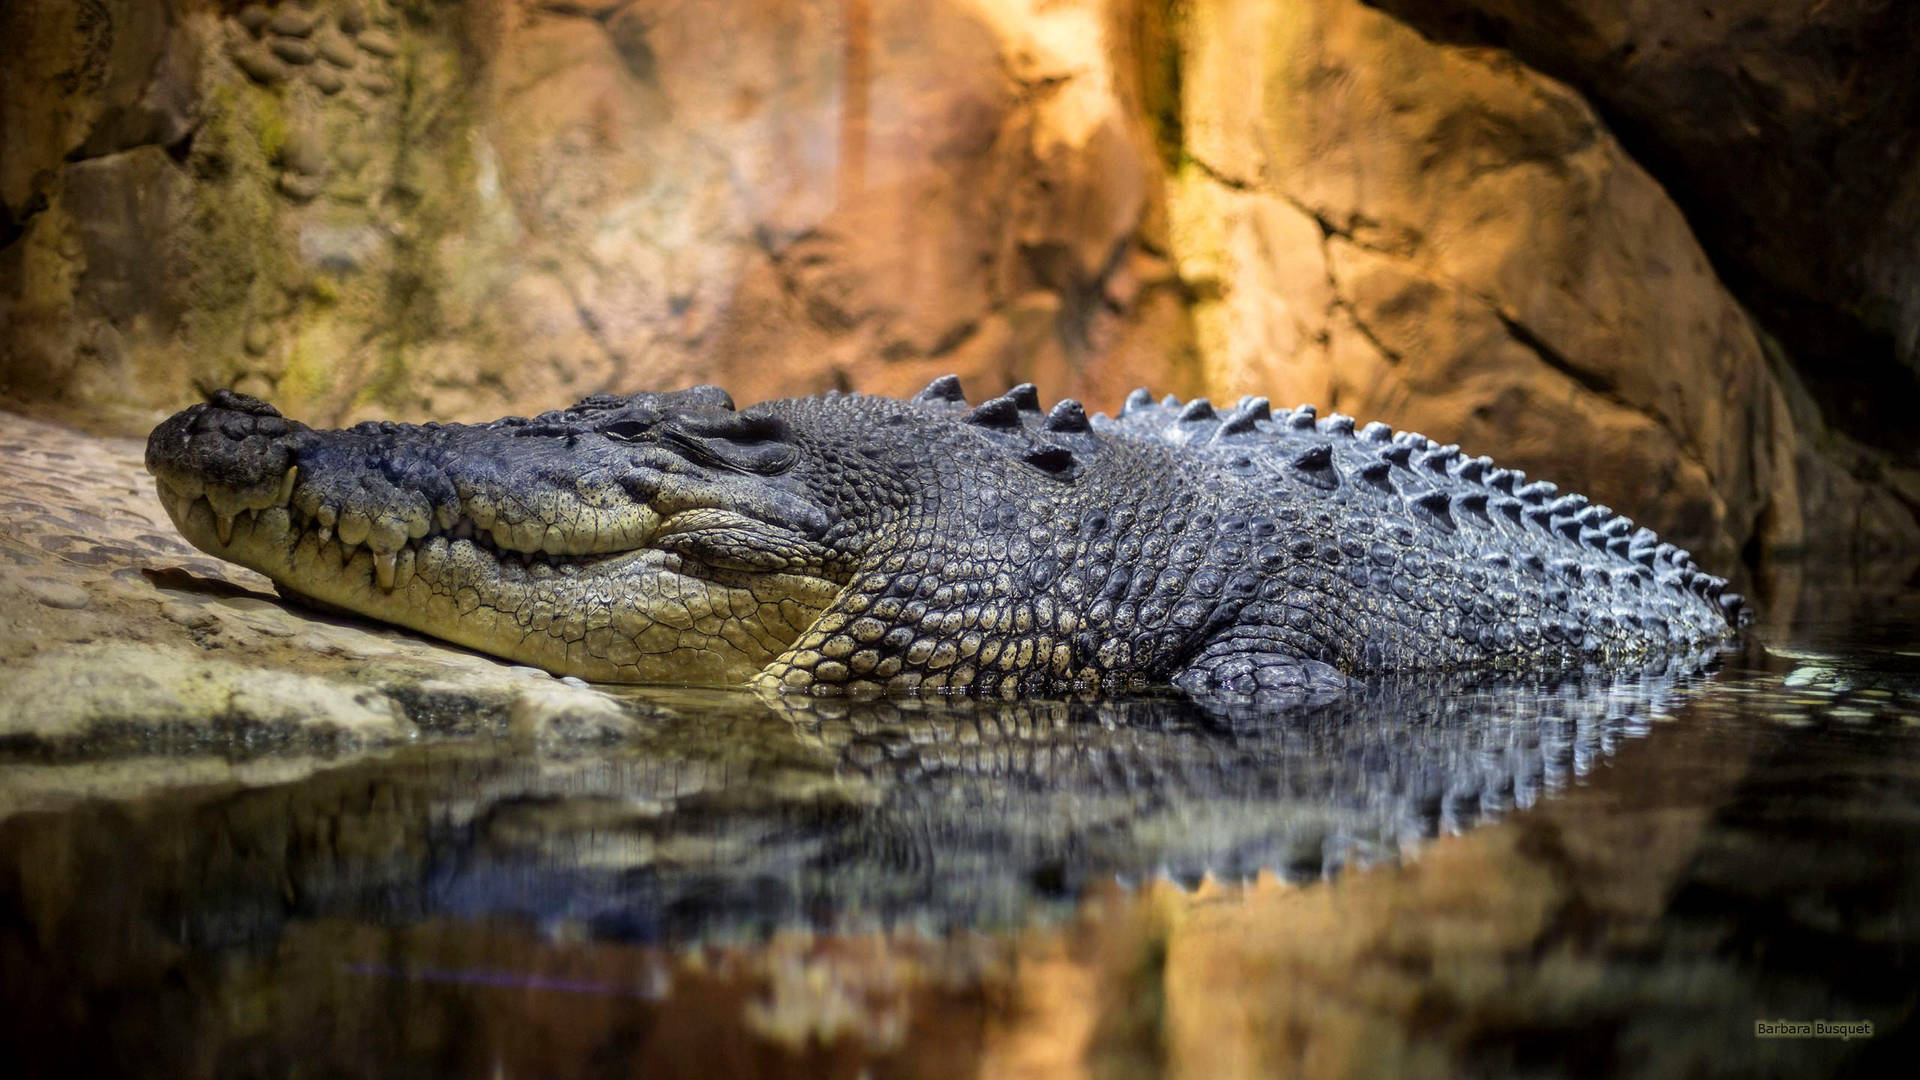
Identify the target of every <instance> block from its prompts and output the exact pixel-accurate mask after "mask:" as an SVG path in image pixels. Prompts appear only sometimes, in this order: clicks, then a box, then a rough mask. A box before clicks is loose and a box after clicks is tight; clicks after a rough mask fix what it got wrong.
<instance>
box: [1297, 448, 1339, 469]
mask: <svg viewBox="0 0 1920 1080" xmlns="http://www.w3.org/2000/svg"><path fill="white" fill-rule="evenodd" d="M1293 467H1294V468H1296V469H1308V470H1312V471H1316V472H1317V471H1319V470H1321V469H1330V468H1332V467H1333V447H1332V446H1330V445H1328V444H1327V443H1317V444H1315V445H1313V446H1309V447H1307V448H1306V449H1305V450H1302V451H1300V453H1298V454H1296V455H1294V458H1293Z"/></svg>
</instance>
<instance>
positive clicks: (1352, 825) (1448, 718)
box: [0, 670, 1694, 948]
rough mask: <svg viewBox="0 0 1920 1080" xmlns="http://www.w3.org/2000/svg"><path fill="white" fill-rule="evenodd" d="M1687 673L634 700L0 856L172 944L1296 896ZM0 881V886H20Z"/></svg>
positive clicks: (1529, 796) (687, 928)
mask: <svg viewBox="0 0 1920 1080" xmlns="http://www.w3.org/2000/svg"><path fill="white" fill-rule="evenodd" d="M1693 678H1694V676H1692V675H1691V674H1689V673H1687V672H1685V671H1684V670H1682V671H1677V672H1674V673H1666V672H1659V671H1647V672H1636V673H1632V674H1626V673H1620V672H1607V673H1586V674H1572V673H1568V674H1565V675H1559V676H1551V677H1543V676H1482V677H1470V676H1465V675H1459V674H1445V675H1430V676H1421V677H1418V678H1400V679H1369V680H1364V681H1361V682H1358V683H1356V685H1355V687H1354V689H1353V692H1352V693H1350V694H1347V695H1343V696H1342V697H1341V698H1340V699H1339V700H1337V701H1333V702H1326V703H1320V704H1316V705H1309V704H1304V703H1302V704H1298V705H1295V706H1290V707H1287V708H1281V709H1271V708H1265V709H1254V708H1252V707H1251V706H1249V707H1248V708H1247V710H1246V712H1245V713H1244V715H1240V716H1236V715H1235V713H1234V712H1233V711H1230V710H1223V709H1219V708H1214V709H1203V708H1200V707H1198V706H1196V705H1194V704H1193V703H1190V702H1187V701H1185V700H1182V699H1180V698H1175V697H1166V698H1156V699H1147V700H1141V699H1116V700H1103V701H1094V702H1089V701H1079V702H1060V701H1031V702H1018V703H986V702H973V701H952V702H941V701H905V702H814V701H807V700H795V699H791V698H789V699H779V698H773V697H756V696H752V695H745V694H718V693H714V692H701V693H699V694H695V695H687V694H686V693H685V692H676V693H679V694H681V695H682V696H680V697H678V698H675V697H670V696H666V695H661V694H659V693H656V692H651V691H649V692H643V693H641V694H639V695H638V696H637V698H636V700H635V702H634V706H635V708H636V710H637V711H640V712H642V713H646V712H649V711H650V712H651V714H652V716H653V719H652V720H651V721H650V722H649V723H648V724H646V725H644V730H643V731H642V733H640V734H639V735H637V736H636V737H634V738H632V739H631V740H629V741H625V742H623V743H621V744H620V745H618V746H612V747H574V748H565V747H562V748H558V749H555V748H553V747H548V748H547V749H546V750H545V751H541V750H537V749H535V748H532V747H524V746H519V747H516V746H505V747H503V746H501V745H499V744H497V743H493V742H492V741H490V740H484V739H483V740H476V741H472V742H466V743H461V744H454V745H449V744H444V743H443V744H438V745H435V746H431V747H419V748H411V749H407V750H402V751H398V752H395V753H393V754H391V755H388V756H385V757H380V758H368V759H364V760H361V761H358V762H354V763H351V764H346V765H342V766H341V767H338V768H335V769H331V770H326V771H322V772H319V773H316V774H314V775H312V776H309V777H305V778H303V779H300V780H297V781H293V782H289V783H283V784H273V785H267V786H263V787H258V788H252V789H246V790H240V791H233V790H230V789H218V788H216V789H207V788H200V789H188V790H183V791H179V792H176V793H170V794H166V795H163V796H157V797H149V798H147V799H145V800H144V801H142V802H141V803H140V804H139V807H138V810H137V812H135V813H129V812H128V810H127V808H126V807H125V806H124V805H116V804H113V803H105V802H102V803H94V804H91V805H89V806H86V807H82V808H78V809H75V810H72V811H69V812H67V813H64V814H41V815H18V816H16V817H15V818H12V819H10V820H9V821H7V822H6V823H4V824H0V850H7V851H13V852H20V853H31V852H38V851H44V850H50V849H51V848H50V847H49V845H55V846H60V845H66V846H70V847H71V848H72V849H73V850H78V851H85V852H89V853H93V854H92V855H91V856H90V857H89V859H87V860H86V861H85V862H84V864H83V865H76V867H75V868H74V870H73V874H75V875H77V876H75V877H73V878H72V880H71V881H70V882H69V884H70V886H71V890H72V895H74V896H76V897H113V898H115V900H114V904H113V905H108V906H105V907H101V908H100V909H99V918H101V919H104V920H109V921H112V922H113V923H114V925H115V926H116V927H123V924H124V925H125V926H142V927H145V930H143V931H142V932H149V931H150V932H154V933H158V934H160V935H161V936H163V937H165V938H167V939H169V940H178V941H179V943H180V944H187V945H193V946H197V947H231V946H238V947H249V948H251V947H256V946H259V945H261V944H265V943H269V942H271V941H272V940H273V939H274V938H275V937H276V936H277V935H278V934H279V933H280V932H281V930H282V928H284V927H285V926H286V925H287V924H288V923H290V922H298V921H309V920H317V919H330V918H349V919H356V920H361V921H366V922H372V923H376V924H383V925H397V924H406V923H411V922H414V921H418V920H423V919H430V918H435V917H443V916H453V917H462V918H481V917H488V916H497V915H518V916H524V917H527V918H530V919H533V920H534V921H535V922H536V923H539V924H541V925H557V924H570V925H573V926H575V927H578V928H581V929H584V930H585V931H586V932H588V933H590V934H592V935H593V936H595V937H612V938H621V939H628V938H639V939H654V938H667V939H682V938H699V937H704V936H707V935H710V934H715V933H720V934H725V933H730V932H735V931H741V930H753V929H766V928H773V927H790V926H809V925H811V926H819V927H823V928H824V927H833V926H841V927H845V926H850V925H858V924H862V923H866V922H869V921H875V922H884V923H889V924H891V923H898V922H903V921H904V922H910V923H919V924H925V925H945V926H969V925H986V924H994V923H1005V922H1017V921H1019V920H1021V919H1022V918H1023V917H1024V916H1026V915H1028V914H1031V913H1033V912H1035V911H1037V910H1047V909H1049V908H1050V907H1052V906H1054V905H1059V904H1064V903H1065V902H1066V901H1068V900H1070V899H1071V898H1072V897H1074V896H1076V895H1078V894H1079V892H1080V891H1081V889H1082V888H1083V887H1084V886H1086V885H1087V884H1089V883H1090V882H1092V881H1094V880H1096V879H1099V878H1102V877H1111V876H1115V875H1117V876H1120V877H1122V878H1137V877H1141V876H1146V875H1154V874H1167V875H1169V876H1171V877H1173V878H1175V879H1176V880H1180V881H1190V880H1193V879H1197V878H1198V877H1199V876H1201V875H1202V874H1210V875H1212V876H1214V877H1216V878H1219V879H1222V880H1227V881H1234V880H1239V879H1242V878H1246V877H1249V876H1251V875H1254V874H1256V873H1259V872H1261V871H1267V872H1270V873H1274V874H1277V875H1278V876H1279V877H1281V878H1282V879H1286V880H1304V879H1312V878H1317V877H1319V876H1321V875H1322V874H1324V873H1328V872H1331V871H1334V870H1336V869H1338V868H1340V867H1342V866H1345V865H1350V864H1366V863H1371V862H1375V861H1379V860H1382V859H1392V858H1394V857H1397V856H1398V855H1399V854H1400V853H1401V852H1403V851H1404V850H1406V849H1408V848H1410V847H1412V846H1415V845H1418V844H1419V843H1420V842H1421V841H1422V840H1423V839H1424V838H1427V837H1431V836H1433V835H1436V834H1439V833H1446V832H1452V831H1457V830H1461V829H1465V828H1467V827H1469V826H1471V825H1473V824H1475V823H1477V822H1478V821H1480V820H1482V819H1484V818H1487V817H1490V816H1498V815H1500V814H1501V813H1503V812H1504V811H1506V810H1508V809H1512V808H1516V807H1525V806H1528V805H1530V804H1532V803H1533V802H1534V801H1535V800H1536V799H1538V798H1540V797H1541V796H1542V795H1544V794H1546V793H1548V792H1551V791H1553V790H1555V789H1557V788H1559V787H1562V786H1564V785H1566V784H1568V783H1569V782H1571V781H1572V780H1573V779H1574V778H1575V777H1577V776H1579V775H1581V774H1583V773H1585V772H1586V771H1587V770H1588V769H1589V768H1591V767H1593V766H1594V765H1596V764H1597V763H1598V762H1600V761H1602V760H1604V759H1605V758H1606V757H1607V756H1608V755H1610V754H1611V753H1612V752H1613V751H1614V749H1615V747H1616V746H1617V745H1618V743H1619V742H1620V741H1621V740H1623V739H1626V738H1631V737H1635V736H1638V735H1641V734H1644V733H1646V732H1647V731H1648V729H1649V725H1650V721H1652V720H1653V719H1654V718H1656V717H1658V716H1659V715H1661V714H1662V713H1664V712H1665V711H1667V710H1668V709H1669V707H1670V706H1671V704H1672V699H1673V698H1674V697H1675V696H1676V691H1680V692H1684V690H1685V688H1686V686H1687V684H1688V683H1689V682H1690V681H1691V680H1692V679H1693ZM769 706H771V708H769ZM46 830H53V831H54V832H56V833H58V834H59V836H60V838H59V839H58V840H56V839H54V838H52V837H50V836H49V835H47V833H46ZM108 855H110V856H111V857H107V856H108ZM23 857H25V856H23ZM6 863H7V861H6V860H0V885H3V884H4V883H5V882H8V881H16V880H28V879H30V878H31V876H32V874H31V871H30V870H29V869H28V868H27V867H24V866H12V865H7V864H6ZM96 875H97V877H98V880H94V878H95V876H96ZM63 880H65V879H63ZM5 900H6V897H5V888H3V887H0V902H4V901H5ZM115 905H125V906H124V907H123V906H115ZM20 910H27V909H26V908H21V909H20ZM62 918H63V919H64V918H65V916H62ZM62 925H66V924H65V923H64V922H63V923H62ZM77 925H78V924H76V926H77ZM101 932H103V933H104V932H105V931H104V930H102V931H101ZM115 932H116V933H119V932H122V930H119V929H117V930H116V931H115Z"/></svg>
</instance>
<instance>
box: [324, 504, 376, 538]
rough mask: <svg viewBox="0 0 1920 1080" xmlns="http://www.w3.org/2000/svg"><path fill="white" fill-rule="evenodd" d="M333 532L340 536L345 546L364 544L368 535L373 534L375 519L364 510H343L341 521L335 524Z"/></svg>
mask: <svg viewBox="0 0 1920 1080" xmlns="http://www.w3.org/2000/svg"><path fill="white" fill-rule="evenodd" d="M333 531H334V532H336V533H338V534H339V535H340V542H341V543H343V544H349V545H354V544H364V543H366V542H367V536H368V534H370V533H372V532H373V519H372V518H370V517H368V516H367V515H366V512H365V511H362V510H343V511H341V513H340V519H339V520H338V521H337V522H335V523H334V526H333Z"/></svg>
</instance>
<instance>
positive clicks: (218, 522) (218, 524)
mask: <svg viewBox="0 0 1920 1080" xmlns="http://www.w3.org/2000/svg"><path fill="white" fill-rule="evenodd" d="M234 517H235V515H233V514H223V513H221V512H220V511H218V510H215V511H214V512H213V532H214V535H216V536H218V537H219V538H220V544H221V546H222V547H224V546H226V545H227V544H231V543H233V519H234Z"/></svg>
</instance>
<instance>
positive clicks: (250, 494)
mask: <svg viewBox="0 0 1920 1080" xmlns="http://www.w3.org/2000/svg"><path fill="white" fill-rule="evenodd" d="M801 459H802V455H801V453H800V451H799V449H798V447H797V446H796V444H795V442H794V441H793V439H792V438H791V435H790V433H789V431H788V430H787V427H786V425H785V423H784V422H783V421H782V420H781V419H779V418H778V417H777V416H775V415H774V414H773V413H772V412H769V411H766V410H763V409H748V410H745V411H736V410H735V409H734V406H733V402H732V400H731V399H729V398H728V396H727V395H726V393H725V392H724V391H722V390H719V389H717V388H714V387H699V388H696V389H692V390H686V391H682V392H679V393H673V394H636V395H633V396H631V397H614V396H609V395H599V396H595V397H591V398H588V399H586V400H585V401H582V402H580V403H579V404H577V405H574V406H573V407H571V408H569V409H566V410H563V411H559V412H551V413H546V414H544V415H542V416H538V417H534V418H531V419H517V418H516V419H510V420H502V421H497V422H494V423H491V424H483V425H474V426H467V425H458V424H448V425H440V424H427V425H423V426H413V425H403V424H392V423H372V424H361V425H359V426H357V427H353V428H347V429H344V430H339V431H323V430H316V429H313V428H309V427H307V426H305V425H303V424H299V423H296V422H294V421H291V420H288V419H286V418H284V417H282V416H281V415H280V413H279V412H277V411H276V410H275V409H274V408H273V407H272V406H270V405H268V404H266V403H265V402H262V401H259V400H257V399H255V398H251V397H248V396H246V395H244V394H237V393H233V392H230V391H219V392H216V393H215V394H214V395H213V397H212V398H211V400H209V401H207V402H206V403H204V404H200V405H195V406H193V407H191V408H189V409H187V410H185V411H184V412H181V413H179V414H177V415H175V416H174V417H172V418H171V419H169V420H167V421H166V422H165V423H163V424H161V425H160V427H158V428H157V429H155V431H154V433H153V435H152V437H151V439H150V440H149V441H148V444H147V469H148V471H150V472H151V473H153V475H154V477H155V478H156V480H157V481H158V485H159V491H160V497H161V501H162V502H163V503H164V504H165V506H166V509H167V513H168V514H169V515H170V516H171V517H172V518H173V521H174V524H175V525H177V526H178V527H179V529H180V531H181V533H182V534H184V535H185V536H186V537H187V538H188V539H189V540H190V541H192V542H193V543H194V544H195V545H197V546H198V547H200V548H202V549H204V550H206V551H207V552H209V553H211V554H214V555H218V556H220V557H221V558H224V559H228V560H231V561H233V562H237V563H240V564H242V565H244V566H248V567H251V568H253V569H255V570H258V571H260V572H261V573H263V574H265V575H267V576H268V577H270V578H272V579H273V581H274V582H275V584H276V585H277V586H278V587H279V588H280V590H281V591H282V592H284V593H288V594H291V595H293V596H294V597H296V598H301V599H310V600H315V601H319V602H320V603H321V604H323V605H330V606H333V607H338V608H344V609H346V610H348V611H352V612H355V613H358V614H362V615H367V616H371V617H373V618H377V619H380V620H383V621H386V622H391V623H396V624H399V625H401V626H406V627H410V628H412V629H415V630H419V631H422V632H424V633H427V634H431V635H434V636H436V637H440V638H445V639H447V640H449V641H454V642H457V643H459V644H462V645H467V646H469V647H472V648H475V649H479V650H481V651H483V652H488V653H492V654H495V655H497V656H502V657H506V658H509V659H512V660H516V661H519V662H522V663H526V664H532V665H536V666H539V667H542V668H546V669H547V670H549V671H553V672H556V673H561V674H575V675H580V676H583V677H586V678H590V679H598V680H605V681H617V682H704V683H738V682H742V681H745V680H746V679H748V678H749V677H750V676H752V675H753V674H755V673H756V672H758V671H760V670H761V668H762V667H764V666H765V665H766V664H767V663H768V661H769V660H771V659H772V658H774V657H775V656H777V655H779V653H780V652H781V651H782V650H784V649H786V648H787V646H788V645H790V644H791V643H792V642H793V641H794V640H795V639H796V638H797V637H798V636H799V635H800V634H801V633H802V631H804V630H805V629H806V628H807V627H808V626H809V625H810V624H811V623H812V622H813V621H814V619H815V618H816V617H817V616H818V615H819V614H820V612H821V611H822V610H823V609H824V608H825V607H826V606H827V604H828V603H829V602H830V601H831V600H832V599H833V597H834V596H835V594H836V593H838V592H839V590H840V588H841V587H842V585H843V584H844V583H845V580H846V578H847V576H848V573H849V572H848V571H847V570H846V569H845V568H844V567H843V566H842V565H841V563H840V560H839V559H838V557H837V556H836V554H835V552H834V551H833V550H832V548H831V547H830V545H829V542H828V536H829V532H830V530H831V529H832V527H833V525H834V520H833V515H832V512H831V510H830V509H829V508H827V507H825V506H823V505H821V504H820V503H818V502H816V501H815V500H813V499H810V498H809V497H808V495H807V492H808V490H809V487H808V485H807V484H806V483H805V481H804V479H803V478H802V477H801V476H800V475H798V474H799V473H801V472H803V471H804V470H803V469H800V468H797V466H799V465H800V464H801Z"/></svg>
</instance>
